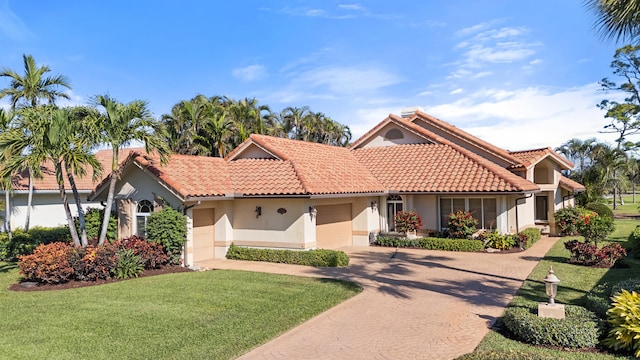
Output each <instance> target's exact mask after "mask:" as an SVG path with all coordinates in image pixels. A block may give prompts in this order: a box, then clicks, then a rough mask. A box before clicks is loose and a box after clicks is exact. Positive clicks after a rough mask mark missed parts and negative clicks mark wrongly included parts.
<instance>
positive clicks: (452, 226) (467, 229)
mask: <svg viewBox="0 0 640 360" xmlns="http://www.w3.org/2000/svg"><path fill="white" fill-rule="evenodd" d="M447 226H448V227H449V236H451V237H452V238H454V239H468V238H469V237H471V235H473V234H474V233H475V232H476V231H478V228H477V226H478V219H476V218H474V217H473V216H472V215H471V213H470V212H468V211H462V210H458V211H456V212H454V213H451V214H449V220H448V221H447Z"/></svg>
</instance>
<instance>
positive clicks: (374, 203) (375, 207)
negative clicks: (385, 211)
mask: <svg viewBox="0 0 640 360" xmlns="http://www.w3.org/2000/svg"><path fill="white" fill-rule="evenodd" d="M371 211H378V202H377V201H375V200H373V201H372V202H371Z"/></svg>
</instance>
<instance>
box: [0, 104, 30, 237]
mask: <svg viewBox="0 0 640 360" xmlns="http://www.w3.org/2000/svg"><path fill="white" fill-rule="evenodd" d="M14 115H15V114H14V113H13V111H7V110H5V109H2V108H0V129H1V130H2V133H4V132H5V131H6V130H7V128H8V127H9V124H10V123H11V122H12V121H13V118H14ZM0 181H1V183H2V184H1V188H2V190H4V229H5V231H6V232H7V235H8V236H9V241H11V237H12V236H11V206H9V201H10V192H11V175H7V176H3V177H1V180H0ZM27 211H29V210H27Z"/></svg>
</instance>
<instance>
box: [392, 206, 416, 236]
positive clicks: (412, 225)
mask: <svg viewBox="0 0 640 360" xmlns="http://www.w3.org/2000/svg"><path fill="white" fill-rule="evenodd" d="M393 220H394V221H395V224H396V229H397V230H398V231H399V232H403V233H407V232H408V231H416V230H417V229H419V228H420V227H421V226H422V218H421V217H420V215H418V213H417V212H416V211H415V210H411V211H398V213H397V214H396V215H395V217H394V218H393Z"/></svg>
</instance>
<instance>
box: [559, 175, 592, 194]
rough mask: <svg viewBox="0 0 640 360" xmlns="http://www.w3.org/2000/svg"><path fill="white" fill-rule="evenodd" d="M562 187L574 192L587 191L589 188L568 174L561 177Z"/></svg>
mask: <svg viewBox="0 0 640 360" xmlns="http://www.w3.org/2000/svg"><path fill="white" fill-rule="evenodd" d="M560 187H561V188H563V189H566V190H569V191H572V192H574V193H577V192H583V191H586V190H587V188H585V187H584V185H582V184H580V183H579V182H577V181H574V180H571V179H569V178H568V177H566V176H561V177H560Z"/></svg>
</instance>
